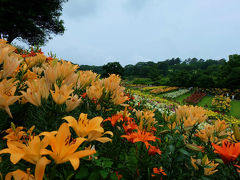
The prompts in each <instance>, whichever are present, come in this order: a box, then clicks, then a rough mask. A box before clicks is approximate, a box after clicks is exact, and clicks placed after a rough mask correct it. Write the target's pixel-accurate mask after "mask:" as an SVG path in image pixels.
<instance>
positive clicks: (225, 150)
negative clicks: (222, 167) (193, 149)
mask: <svg viewBox="0 0 240 180" xmlns="http://www.w3.org/2000/svg"><path fill="white" fill-rule="evenodd" d="M212 146H213V147H214V149H215V151H214V152H215V153H217V154H219V155H220V156H221V158H222V160H223V162H224V163H225V164H228V163H230V162H231V161H234V160H236V159H237V158H238V156H239V155H240V142H238V143H231V142H229V141H228V140H223V141H222V146H218V145H217V144H214V143H212Z"/></svg>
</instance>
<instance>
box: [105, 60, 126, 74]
mask: <svg viewBox="0 0 240 180" xmlns="http://www.w3.org/2000/svg"><path fill="white" fill-rule="evenodd" d="M102 70H103V74H102V76H103V77H108V76H109V74H118V75H120V76H122V75H123V71H124V69H123V67H122V66H121V64H120V63H119V62H109V63H107V64H105V65H103V67H102Z"/></svg>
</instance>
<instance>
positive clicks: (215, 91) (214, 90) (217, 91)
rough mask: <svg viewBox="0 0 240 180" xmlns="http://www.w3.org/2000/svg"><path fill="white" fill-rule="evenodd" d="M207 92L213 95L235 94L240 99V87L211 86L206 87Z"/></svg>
mask: <svg viewBox="0 0 240 180" xmlns="http://www.w3.org/2000/svg"><path fill="white" fill-rule="evenodd" d="M206 92H208V93H210V94H212V95H223V94H224V95H225V96H229V97H231V96H234V99H240V89H234V90H232V89H227V88H211V89H206Z"/></svg>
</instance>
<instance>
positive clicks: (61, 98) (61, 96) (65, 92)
mask: <svg viewBox="0 0 240 180" xmlns="http://www.w3.org/2000/svg"><path fill="white" fill-rule="evenodd" d="M54 87H55V92H53V91H52V90H50V91H51V94H52V97H53V100H54V102H55V103H57V104H63V103H64V102H65V101H66V100H67V99H68V98H69V95H70V94H71V93H72V92H73V90H72V85H70V86H68V85H66V84H62V86H61V87H60V88H59V87H58V86H57V85H56V84H54Z"/></svg>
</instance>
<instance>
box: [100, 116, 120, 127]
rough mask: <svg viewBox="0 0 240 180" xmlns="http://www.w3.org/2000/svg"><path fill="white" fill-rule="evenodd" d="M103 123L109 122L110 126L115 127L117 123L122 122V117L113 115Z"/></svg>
mask: <svg viewBox="0 0 240 180" xmlns="http://www.w3.org/2000/svg"><path fill="white" fill-rule="evenodd" d="M105 121H110V122H111V124H112V126H115V125H116V123H117V122H119V121H123V116H122V115H121V114H115V115H113V116H112V117H109V118H107V119H105V120H104V122H105Z"/></svg>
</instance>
